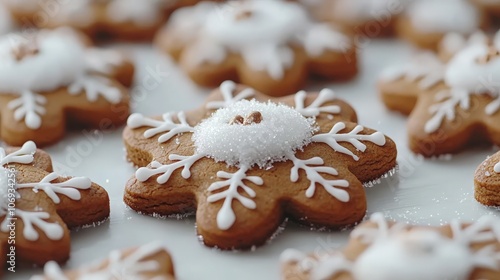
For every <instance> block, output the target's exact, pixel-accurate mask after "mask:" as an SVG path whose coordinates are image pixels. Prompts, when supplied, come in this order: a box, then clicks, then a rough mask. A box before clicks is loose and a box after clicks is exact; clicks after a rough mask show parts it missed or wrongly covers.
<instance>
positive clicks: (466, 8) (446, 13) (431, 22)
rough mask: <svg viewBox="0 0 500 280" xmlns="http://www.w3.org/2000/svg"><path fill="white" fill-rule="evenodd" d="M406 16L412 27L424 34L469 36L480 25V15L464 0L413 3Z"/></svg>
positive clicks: (427, 0) (426, 0)
mask: <svg viewBox="0 0 500 280" xmlns="http://www.w3.org/2000/svg"><path fill="white" fill-rule="evenodd" d="M407 15H408V17H409V19H410V21H411V23H412V25H413V27H414V28H415V29H416V30H418V31H420V32H424V33H433V32H438V33H448V32H458V33H462V34H470V33H472V32H474V31H476V30H477V29H478V28H479V25H480V23H481V13H480V12H479V10H478V9H477V8H476V7H474V5H472V4H471V3H469V2H468V1H466V0H440V1H435V0H419V1H413V2H412V4H411V5H410V6H409V7H408V9H407ZM457 19H458V20H457Z"/></svg>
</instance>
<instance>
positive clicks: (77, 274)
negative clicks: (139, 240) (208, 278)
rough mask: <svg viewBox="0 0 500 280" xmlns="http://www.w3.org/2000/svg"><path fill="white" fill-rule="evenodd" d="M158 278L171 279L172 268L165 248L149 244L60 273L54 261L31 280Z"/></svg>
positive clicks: (170, 259) (160, 245) (135, 279)
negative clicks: (42, 272) (41, 273)
mask: <svg viewBox="0 0 500 280" xmlns="http://www.w3.org/2000/svg"><path fill="white" fill-rule="evenodd" d="M78 279H134V280H141V279H144V280H145V279H157V280H160V279H161V280H174V279H175V277H174V265H173V262H172V257H171V256H170V254H169V252H168V250H167V248H165V246H163V245H162V244H160V243H149V244H146V245H143V246H140V247H137V248H131V249H126V250H121V251H118V250H117V251H113V252H111V253H110V254H109V256H108V258H107V259H105V260H104V261H101V262H99V263H94V264H92V265H87V266H84V267H81V268H78V269H75V270H69V271H63V270H62V269H61V268H60V267H59V265H58V264H57V263H56V262H49V263H47V264H46V265H45V268H44V275H40V276H33V277H31V280H78Z"/></svg>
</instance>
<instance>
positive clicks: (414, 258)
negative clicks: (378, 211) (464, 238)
mask: <svg viewBox="0 0 500 280" xmlns="http://www.w3.org/2000/svg"><path fill="white" fill-rule="evenodd" d="M471 263H472V254H471V252H470V249H469V246H468V245H464V244H462V243H460V242H455V241H453V240H452V239H449V238H446V237H444V236H442V235H440V234H439V233H437V232H434V231H428V230H427V231H426V230H419V231H413V232H409V233H402V234H400V235H397V236H393V237H391V238H384V239H383V240H379V241H378V242H376V243H374V244H373V245H372V246H371V247H369V248H368V249H367V250H366V251H365V252H364V253H363V254H362V255H361V256H360V257H359V258H358V260H357V261H356V263H355V265H354V269H353V272H354V276H355V277H354V278H355V279H358V280H368V279H369V280H386V279H410V280H413V279H414V280H417V279H464V280H465V279H467V277H468V276H469V273H470V272H471V270H472V264H471Z"/></svg>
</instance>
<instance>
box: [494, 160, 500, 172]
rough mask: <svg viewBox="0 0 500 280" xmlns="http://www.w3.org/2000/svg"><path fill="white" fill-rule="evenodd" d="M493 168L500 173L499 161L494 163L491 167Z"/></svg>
mask: <svg viewBox="0 0 500 280" xmlns="http://www.w3.org/2000/svg"><path fill="white" fill-rule="evenodd" d="M493 170H494V171H495V172H496V173H500V162H498V163H497V164H495V166H494V167H493Z"/></svg>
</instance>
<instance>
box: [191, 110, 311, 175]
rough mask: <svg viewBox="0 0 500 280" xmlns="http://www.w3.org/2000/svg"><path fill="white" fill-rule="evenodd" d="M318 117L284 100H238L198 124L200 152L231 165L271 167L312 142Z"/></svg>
mask: <svg viewBox="0 0 500 280" xmlns="http://www.w3.org/2000/svg"><path fill="white" fill-rule="evenodd" d="M313 124H314V121H312V120H311V119H307V118H305V117H304V116H302V115H301V114H300V113H299V112H297V111H296V110H295V109H293V108H291V107H288V106H286V105H283V104H275V103H271V102H268V103H262V102H258V101H255V100H251V101H249V100H242V101H238V102H236V103H234V104H232V105H230V106H228V107H226V108H223V109H219V110H217V111H216V112H214V113H213V114H212V116H210V117H209V118H207V119H205V120H204V121H203V122H201V123H200V124H199V125H197V126H196V127H195V130H194V133H193V141H194V144H195V147H196V153H198V154H203V155H206V156H208V157H211V158H213V159H215V160H216V161H218V162H225V163H227V164H228V165H230V166H247V167H251V166H254V165H257V166H258V167H260V168H268V167H271V166H272V163H274V162H277V161H283V160H286V158H287V155H289V154H290V153H295V151H296V150H300V149H302V148H303V147H304V146H305V145H307V144H309V143H310V142H311V137H312V135H313V134H314V132H315V129H316V128H315V126H314V125H313Z"/></svg>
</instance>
